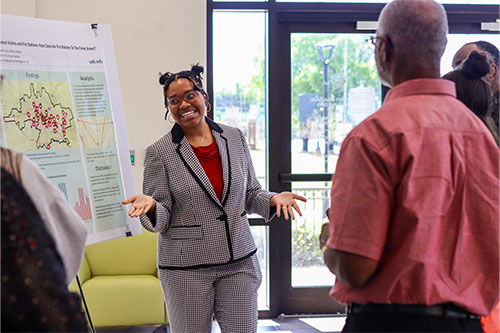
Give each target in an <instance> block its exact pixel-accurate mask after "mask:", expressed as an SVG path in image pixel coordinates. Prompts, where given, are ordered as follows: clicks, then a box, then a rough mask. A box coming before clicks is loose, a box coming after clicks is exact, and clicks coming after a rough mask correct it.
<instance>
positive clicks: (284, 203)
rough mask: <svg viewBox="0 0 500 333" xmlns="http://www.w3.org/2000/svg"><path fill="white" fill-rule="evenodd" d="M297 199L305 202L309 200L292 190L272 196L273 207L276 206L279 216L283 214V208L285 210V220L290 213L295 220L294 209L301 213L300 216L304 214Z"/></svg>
mask: <svg viewBox="0 0 500 333" xmlns="http://www.w3.org/2000/svg"><path fill="white" fill-rule="evenodd" d="M295 200H300V201H303V202H306V201H307V199H306V198H304V197H303V196H300V195H298V194H295V193H291V192H281V193H279V194H276V195H274V196H273V197H272V198H271V207H275V206H276V214H277V215H278V217H280V216H281V210H283V215H284V216H285V220H288V215H290V216H291V218H292V220H295V215H294V214H293V210H294V209H295V210H296V211H297V213H299V215H300V216H302V212H301V211H300V208H299V206H298V205H297V202H296V201H295ZM292 208H293V209H292Z"/></svg>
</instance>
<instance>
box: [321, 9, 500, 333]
mask: <svg viewBox="0 0 500 333" xmlns="http://www.w3.org/2000/svg"><path fill="white" fill-rule="evenodd" d="M447 27H448V25H447V19H446V13H445V10H444V8H443V6H442V5H440V4H438V3H437V2H435V1H432V0H421V1H414V0H395V1H393V2H391V3H389V4H387V5H386V6H385V7H384V9H383V10H382V12H381V14H380V17H379V28H378V29H377V34H376V37H374V38H373V39H372V42H373V43H374V44H375V59H376V63H377V69H378V72H379V76H380V79H381V81H382V83H383V84H384V85H386V86H389V87H392V89H391V90H390V91H389V93H388V94H387V96H386V98H385V102H384V105H383V106H382V107H381V108H380V110H378V111H377V112H376V113H375V114H373V115H372V116H370V117H369V118H367V119H366V120H365V121H363V122H362V123H361V124H360V125H358V126H357V127H356V128H355V129H353V130H352V131H351V133H349V135H348V136H347V137H346V139H345V140H344V142H343V144H342V148H341V152H340V155H339V160H338V164H337V169H336V172H335V176H334V177H333V182H332V193H331V202H332V204H331V209H330V221H331V222H330V237H329V239H328V242H327V249H326V251H325V263H326V264H327V266H328V267H329V269H330V270H331V271H332V272H333V273H334V274H335V275H336V276H337V280H336V284H335V286H334V288H333V289H332V291H331V296H332V297H334V298H335V299H336V300H337V301H339V302H342V303H347V304H349V306H348V316H347V320H346V324H345V327H344V329H343V331H344V332H370V331H371V332H389V331H392V332H394V331H398V332H482V329H481V324H480V321H479V316H480V315H485V314H488V313H489V312H490V311H491V310H492V309H493V307H494V306H495V305H496V304H497V302H498V296H499V286H498V279H499V239H498V238H499V233H498V229H499V224H498V220H499V175H498V171H499V166H498V162H499V149H498V146H497V144H496V142H495V141H494V139H493V137H492V135H491V133H490V132H489V131H488V129H487V128H486V127H485V126H484V124H483V123H482V122H481V120H480V119H479V118H478V117H476V116H475V115H474V114H473V113H472V112H471V111H470V110H469V109H468V108H467V107H466V106H465V105H464V104H463V103H462V102H460V101H459V100H458V99H457V98H456V92H455V84H454V83H453V82H450V81H448V80H443V79H440V59H441V56H442V54H443V52H444V50H445V47H446V34H447V30H448V28H447Z"/></svg>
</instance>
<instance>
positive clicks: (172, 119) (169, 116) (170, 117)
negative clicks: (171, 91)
mask: <svg viewBox="0 0 500 333" xmlns="http://www.w3.org/2000/svg"><path fill="white" fill-rule="evenodd" d="M167 120H168V122H169V123H172V124H175V119H174V118H173V117H172V114H171V113H170V112H169V113H168V115H167Z"/></svg>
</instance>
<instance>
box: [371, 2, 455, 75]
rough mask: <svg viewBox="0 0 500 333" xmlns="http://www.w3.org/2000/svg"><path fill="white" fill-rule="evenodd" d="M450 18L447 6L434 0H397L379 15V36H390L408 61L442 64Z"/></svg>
mask: <svg viewBox="0 0 500 333" xmlns="http://www.w3.org/2000/svg"><path fill="white" fill-rule="evenodd" d="M447 33H448V20H447V18H446V11H445V10H444V7H443V6H442V5H440V4H438V3H437V2H435V1H432V0H394V1H393V2H391V3H389V4H387V5H386V6H385V7H384V9H383V10H382V12H381V13H380V17H379V28H378V29H377V35H378V36H385V35H387V36H389V37H390V39H391V41H392V43H393V45H394V47H395V48H396V49H397V51H398V52H399V53H401V54H403V55H407V56H408V57H409V58H408V61H412V60H414V62H417V63H420V64H422V65H424V64H429V65H436V64H439V62H440V59H441V56H442V55H443V53H444V50H445V48H446V41H447V40H446V34H447Z"/></svg>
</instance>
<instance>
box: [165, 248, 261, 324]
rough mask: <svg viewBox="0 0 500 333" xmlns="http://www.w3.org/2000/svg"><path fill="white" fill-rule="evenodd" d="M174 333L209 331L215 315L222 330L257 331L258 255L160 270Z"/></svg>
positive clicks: (259, 275) (259, 280)
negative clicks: (192, 266) (222, 262)
mask: <svg viewBox="0 0 500 333" xmlns="http://www.w3.org/2000/svg"><path fill="white" fill-rule="evenodd" d="M159 275H160V281H161V285H162V290H163V296H164V298H165V302H166V304H167V311H168V317H169V321H170V327H171V330H172V332H173V333H209V332H211V329H212V315H213V314H215V318H216V319H217V322H218V324H219V326H220V328H221V331H222V333H252V332H256V331H257V316H258V311H257V290H258V288H259V286H260V283H261V281H262V274H261V271H260V267H259V262H258V260H257V256H256V255H255V254H254V255H253V256H251V257H249V258H246V259H243V260H241V261H237V262H234V263H230V264H226V265H220V266H213V267H207V268H197V269H186V270H180V269H173V270H170V269H160V270H159Z"/></svg>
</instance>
